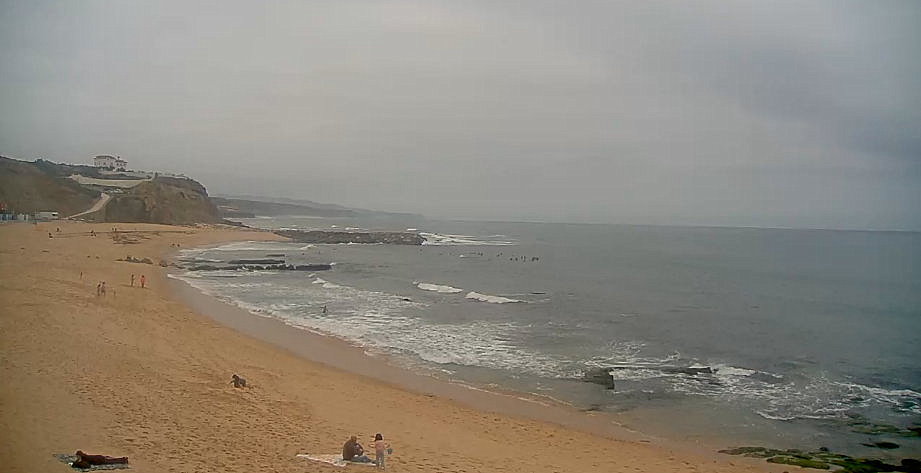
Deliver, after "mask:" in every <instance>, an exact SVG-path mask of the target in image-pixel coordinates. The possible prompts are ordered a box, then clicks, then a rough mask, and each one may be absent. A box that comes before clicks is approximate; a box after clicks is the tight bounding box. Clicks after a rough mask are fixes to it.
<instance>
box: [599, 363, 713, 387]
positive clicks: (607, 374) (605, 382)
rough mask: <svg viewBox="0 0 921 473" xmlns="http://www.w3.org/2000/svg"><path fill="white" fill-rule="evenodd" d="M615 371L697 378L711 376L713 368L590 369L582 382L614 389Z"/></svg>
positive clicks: (618, 367) (630, 367)
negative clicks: (613, 374) (647, 372)
mask: <svg viewBox="0 0 921 473" xmlns="http://www.w3.org/2000/svg"><path fill="white" fill-rule="evenodd" d="M616 370H653V371H660V372H662V373H666V374H684V375H688V376H699V375H708V374H713V368H710V367H709V366H700V367H690V366H646V365H633V366H630V365H618V366H608V367H602V368H590V369H587V370H586V371H585V372H584V373H583V374H582V381H585V382H587V383H594V384H600V385H602V386H605V387H606V388H608V389H614V377H613V376H611V371H616Z"/></svg>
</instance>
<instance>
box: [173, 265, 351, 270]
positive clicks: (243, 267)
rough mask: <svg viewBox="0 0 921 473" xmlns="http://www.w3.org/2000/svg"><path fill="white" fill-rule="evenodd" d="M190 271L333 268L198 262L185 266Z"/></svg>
mask: <svg viewBox="0 0 921 473" xmlns="http://www.w3.org/2000/svg"><path fill="white" fill-rule="evenodd" d="M186 269H188V270H190V271H218V270H230V271H238V270H240V271H329V270H330V269H333V267H332V265H330V264H326V263H317V264H234V265H221V266H218V265H214V264H198V265H195V266H190V267H188V268H186Z"/></svg>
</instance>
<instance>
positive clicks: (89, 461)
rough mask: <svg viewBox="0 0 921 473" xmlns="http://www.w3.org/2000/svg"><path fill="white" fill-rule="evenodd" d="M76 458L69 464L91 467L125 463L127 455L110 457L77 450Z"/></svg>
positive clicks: (75, 466) (77, 466) (76, 466)
mask: <svg viewBox="0 0 921 473" xmlns="http://www.w3.org/2000/svg"><path fill="white" fill-rule="evenodd" d="M76 456H77V459H76V460H74V462H73V464H71V466H72V467H74V468H91V467H92V466H93V465H119V464H127V463H128V457H110V456H108V455H88V454H86V453H83V452H82V451H81V450H77V453H76Z"/></svg>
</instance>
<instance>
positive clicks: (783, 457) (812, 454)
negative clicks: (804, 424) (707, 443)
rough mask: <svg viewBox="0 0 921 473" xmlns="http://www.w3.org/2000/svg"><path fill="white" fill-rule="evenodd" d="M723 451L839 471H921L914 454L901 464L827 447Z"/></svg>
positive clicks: (772, 461)
mask: <svg viewBox="0 0 921 473" xmlns="http://www.w3.org/2000/svg"><path fill="white" fill-rule="evenodd" d="M720 453H725V454H728V455H742V456H746V457H754V458H764V459H766V460H767V461H768V462H769V463H778V464H783V465H795V466H800V467H803V468H815V469H819V470H829V469H831V468H832V467H834V468H836V471H838V472H840V473H875V472H884V471H901V472H905V473H921V462H919V461H918V460H917V459H914V458H904V459H902V460H901V462H899V464H898V465H893V464H889V463H886V462H884V461H882V460H877V459H872V458H853V457H850V456H848V455H842V454H840V453H833V452H829V451H828V449H827V448H820V449H818V450H815V451H809V452H807V451H803V450H798V449H787V450H777V449H773V448H765V447H738V448H733V449H729V450H720Z"/></svg>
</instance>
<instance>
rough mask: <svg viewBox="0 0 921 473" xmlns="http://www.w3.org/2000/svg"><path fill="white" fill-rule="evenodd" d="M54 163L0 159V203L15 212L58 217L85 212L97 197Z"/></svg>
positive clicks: (96, 192)
mask: <svg viewBox="0 0 921 473" xmlns="http://www.w3.org/2000/svg"><path fill="white" fill-rule="evenodd" d="M58 166H59V165H56V164H54V163H50V162H48V161H42V160H38V161H35V162H27V161H18V160H15V159H9V158H5V157H2V156H0V202H3V203H4V204H6V207H7V209H8V210H10V211H12V212H16V213H34V212H42V211H55V212H59V213H60V214H61V216H67V215H73V214H75V213H78V212H80V211H83V210H86V209H87V208H89V207H90V206H92V205H93V202H94V201H95V200H96V199H97V198H98V197H99V192H98V191H95V190H92V189H87V188H85V187H83V186H81V185H80V184H77V183H76V182H74V181H73V180H71V179H67V178H66V177H65V176H66V173H65V171H64V170H63V169H61V168H59V167H58Z"/></svg>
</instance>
